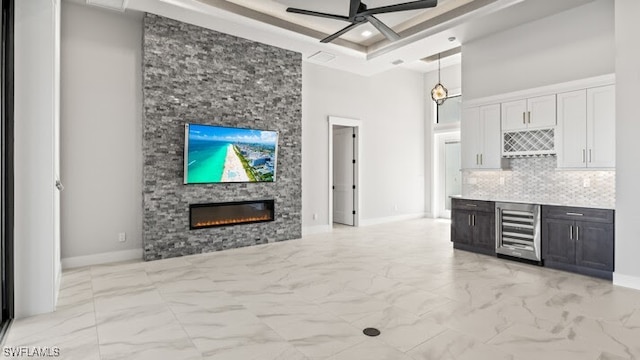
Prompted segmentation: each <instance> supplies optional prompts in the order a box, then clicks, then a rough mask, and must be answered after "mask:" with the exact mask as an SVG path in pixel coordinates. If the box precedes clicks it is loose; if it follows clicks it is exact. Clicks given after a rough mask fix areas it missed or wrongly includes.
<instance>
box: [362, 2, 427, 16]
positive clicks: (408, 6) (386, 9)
mask: <svg viewBox="0 0 640 360" xmlns="http://www.w3.org/2000/svg"><path fill="white" fill-rule="evenodd" d="M436 5H438V0H419V1H412V2H407V3H402V4H396V5H389V6H382V7H377V8H373V9H368V10H365V11H363V12H361V13H359V14H358V15H362V16H366V15H375V14H384V13H390V12H396V11H407V10H420V9H427V8H432V7H435V6H436Z"/></svg>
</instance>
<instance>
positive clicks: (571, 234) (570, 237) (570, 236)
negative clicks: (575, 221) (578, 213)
mask: <svg viewBox="0 0 640 360" xmlns="http://www.w3.org/2000/svg"><path fill="white" fill-rule="evenodd" d="M569 240H573V225H571V226H569Z"/></svg>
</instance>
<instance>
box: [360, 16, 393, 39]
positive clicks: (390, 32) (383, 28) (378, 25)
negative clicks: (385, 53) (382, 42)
mask: <svg viewBox="0 0 640 360" xmlns="http://www.w3.org/2000/svg"><path fill="white" fill-rule="evenodd" d="M365 18H366V19H367V20H369V22H370V23H371V25H373V26H375V27H376V29H378V31H380V32H381V33H382V35H384V36H385V37H386V38H387V39H389V41H397V40H400V35H398V34H397V33H396V32H395V31H393V30H392V29H391V28H390V27H388V26H387V25H385V24H384V23H383V22H382V21H380V20H378V18H377V17H375V16H373V15H366V16H365Z"/></svg>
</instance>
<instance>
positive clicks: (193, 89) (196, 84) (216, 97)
mask: <svg viewBox="0 0 640 360" xmlns="http://www.w3.org/2000/svg"><path fill="white" fill-rule="evenodd" d="M143 46H144V59H143V76H144V85H143V92H144V120H143V129H142V132H143V159H144V168H143V181H144V184H143V206H144V215H143V242H144V258H145V260H155V259H162V258H169V257H175V256H182V255H189V254H198V253H204V252H211V251H218V250H224V249H230V248H237V247H242V246H250V245H255V244H263V243H267V242H274V241H282V240H289V239H296V238H300V237H301V232H302V222H301V207H302V205H301V202H302V188H301V174H302V170H301V164H302V156H301V155H302V153H301V139H302V59H301V55H300V54H299V53H295V52H291V51H288V50H283V49H280V48H276V47H272V46H269V45H265V44H261V43H255V42H252V41H249V40H245V39H241V38H237V37H234V36H230V35H226V34H222V33H218V32H215V31H212V30H208V29H204V28H201V27H197V26H194V25H189V24H185V23H181V22H178V21H174V20H170V19H167V18H163V17H160V16H156V15H151V14H147V15H145V18H144V40H143ZM185 123H201V124H212V125H219V126H231V127H243V128H254V129H260V130H275V131H278V133H279V143H278V163H277V174H276V177H277V178H276V182H273V183H235V184H202V185H201V184H198V185H184V184H183V178H184V174H183V156H184V140H185V139H184V137H185V134H184V125H185ZM253 199H274V200H275V212H276V220H275V221H274V222H268V223H258V224H248V225H238V226H228V227H220V228H209V229H201V230H189V219H188V217H189V204H190V203H208V202H224V201H241V200H253Z"/></svg>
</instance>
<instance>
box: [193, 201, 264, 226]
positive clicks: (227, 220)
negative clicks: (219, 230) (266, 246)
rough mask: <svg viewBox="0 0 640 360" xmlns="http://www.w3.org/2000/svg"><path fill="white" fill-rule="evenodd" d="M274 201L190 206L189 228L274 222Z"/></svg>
mask: <svg viewBox="0 0 640 360" xmlns="http://www.w3.org/2000/svg"><path fill="white" fill-rule="evenodd" d="M273 204H274V201H273V200H254V201H235V202H224V203H212V204H190V205H189V228H190V229H192V230H193V229H203V228H209V227H217V226H229V225H239V224H251V223H259V222H267V221H273V220H274V211H273Z"/></svg>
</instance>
